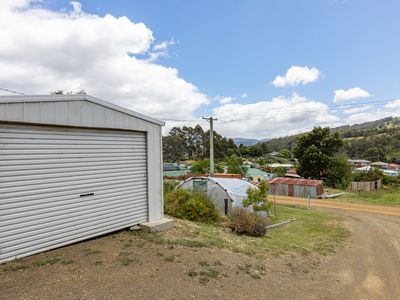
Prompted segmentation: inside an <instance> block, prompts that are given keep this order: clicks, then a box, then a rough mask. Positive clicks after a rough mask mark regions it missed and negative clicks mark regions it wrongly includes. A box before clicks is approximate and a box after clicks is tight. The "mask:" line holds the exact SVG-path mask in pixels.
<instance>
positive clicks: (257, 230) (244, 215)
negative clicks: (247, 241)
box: [229, 208, 269, 236]
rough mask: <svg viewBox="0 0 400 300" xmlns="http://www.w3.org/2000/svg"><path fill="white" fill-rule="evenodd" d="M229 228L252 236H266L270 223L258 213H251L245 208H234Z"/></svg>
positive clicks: (230, 215) (230, 216)
mask: <svg viewBox="0 0 400 300" xmlns="http://www.w3.org/2000/svg"><path fill="white" fill-rule="evenodd" d="M229 221H230V222H229V227H230V228H231V229H232V231H234V232H236V233H241V234H249V235H252V236H264V235H265V233H266V232H267V225H268V224H269V221H268V219H267V218H266V217H264V216H261V215H260V214H258V213H256V212H249V211H247V210H246V209H244V208H234V209H232V211H231V213H230V214H229Z"/></svg>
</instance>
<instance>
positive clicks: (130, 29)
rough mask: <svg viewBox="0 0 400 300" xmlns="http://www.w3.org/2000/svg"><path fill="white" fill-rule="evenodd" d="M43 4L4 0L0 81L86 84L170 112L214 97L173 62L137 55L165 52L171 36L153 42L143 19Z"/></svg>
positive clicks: (188, 112) (187, 110) (124, 101)
mask: <svg viewBox="0 0 400 300" xmlns="http://www.w3.org/2000/svg"><path fill="white" fill-rule="evenodd" d="M39 2H40V1H39ZM39 2H38V1H29V0H16V1H14V0H1V1H0V37H1V38H2V42H1V43H0V70H1V72H0V86H2V87H5V88H9V89H12V90H17V91H21V92H24V93H27V94H48V93H49V92H50V91H53V90H58V89H61V90H64V91H77V90H80V89H84V90H85V91H86V92H87V93H89V94H92V95H94V96H97V97H100V98H103V99H105V100H109V101H112V102H114V103H116V104H119V105H122V106H125V107H127V108H130V109H133V110H136V111H139V112H143V113H147V114H150V115H152V116H167V117H169V118H191V117H193V115H194V114H193V112H194V111H195V110H196V109H197V108H199V107H200V106H201V105H203V104H207V103H208V102H209V100H208V99H207V97H206V96H205V95H204V94H202V93H200V92H199V91H198V89H197V88H196V86H194V85H193V84H191V83H189V82H187V81H185V80H184V79H182V78H181V77H179V74H178V71H177V70H176V69H175V68H168V67H164V66H161V65H158V64H156V63H154V62H151V61H148V60H147V59H145V58H143V59H140V58H139V55H140V56H141V57H146V56H148V55H151V53H152V51H155V52H157V51H158V52H160V51H161V52H162V51H166V50H167V48H168V45H170V44H171V41H172V40H171V41H168V42H163V43H160V44H157V45H154V46H153V44H154V37H153V33H152V31H151V30H150V29H149V28H148V27H147V26H146V25H145V24H143V23H135V22H133V21H131V20H129V19H128V18H127V17H114V16H112V15H110V14H107V15H105V16H99V15H94V14H88V13H86V12H84V11H83V10H82V7H81V5H80V3H78V2H73V3H72V10H70V11H67V12H54V11H50V10H47V9H43V8H40V7H38V5H40V3H39ZM22 8H23V9H22Z"/></svg>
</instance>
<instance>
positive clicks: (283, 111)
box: [160, 99, 396, 123]
mask: <svg viewBox="0 0 400 300" xmlns="http://www.w3.org/2000/svg"><path fill="white" fill-rule="evenodd" d="M395 100H396V99H388V100H377V101H369V102H362V103H349V104H334V105H324V106H319V107H316V108H310V109H304V108H301V109H274V108H272V109H271V110H269V111H264V112H255V113H248V114H240V115H237V114H230V115H215V116H213V117H215V118H219V119H222V120H221V122H222V123H227V122H232V121H238V120H242V119H245V118H247V117H264V116H266V114H271V113H273V114H274V115H282V114H291V113H297V112H314V111H326V110H329V109H335V108H341V109H345V108H355V107H362V106H366V105H374V106H381V105H384V104H387V103H389V102H392V101H395ZM160 119H162V120H163V121H167V122H169V121H171V122H172V121H173V122H201V121H204V120H202V119H200V118H199V119H186V120H185V119H168V118H160ZM223 119H229V120H226V121H224V120H223Z"/></svg>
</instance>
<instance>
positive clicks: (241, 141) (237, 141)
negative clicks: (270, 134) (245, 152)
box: [233, 138, 271, 146]
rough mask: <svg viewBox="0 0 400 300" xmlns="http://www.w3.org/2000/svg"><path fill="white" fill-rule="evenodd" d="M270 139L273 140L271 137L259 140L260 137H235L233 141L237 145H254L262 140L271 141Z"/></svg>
mask: <svg viewBox="0 0 400 300" xmlns="http://www.w3.org/2000/svg"><path fill="white" fill-rule="evenodd" d="M269 140H271V139H270V138H266V139H262V140H258V139H247V138H233V141H234V142H235V144H236V145H237V146H239V145H240V144H242V145H244V146H253V145H255V144H257V143H261V142H265V141H269Z"/></svg>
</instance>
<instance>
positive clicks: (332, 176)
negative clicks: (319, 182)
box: [326, 155, 353, 190]
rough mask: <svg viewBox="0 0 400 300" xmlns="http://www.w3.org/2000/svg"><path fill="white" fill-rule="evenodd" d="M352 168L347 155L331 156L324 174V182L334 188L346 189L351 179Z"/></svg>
mask: <svg viewBox="0 0 400 300" xmlns="http://www.w3.org/2000/svg"><path fill="white" fill-rule="evenodd" d="M352 178H353V176H352V168H351V165H350V164H349V162H348V161H347V157H346V156H344V155H338V156H335V157H333V158H332V160H331V161H330V163H329V166H328V172H327V174H326V183H327V184H328V185H329V186H332V187H335V188H341V189H343V190H344V189H346V188H347V187H348V186H349V184H350V182H351V181H352Z"/></svg>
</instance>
